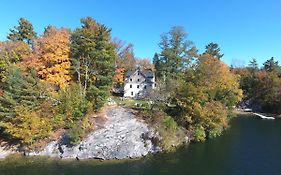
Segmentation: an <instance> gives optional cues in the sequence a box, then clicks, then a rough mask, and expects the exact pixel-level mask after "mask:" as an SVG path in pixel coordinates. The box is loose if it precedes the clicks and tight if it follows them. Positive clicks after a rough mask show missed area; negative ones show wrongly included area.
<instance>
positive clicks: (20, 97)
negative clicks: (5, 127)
mask: <svg viewBox="0 0 281 175" xmlns="http://www.w3.org/2000/svg"><path fill="white" fill-rule="evenodd" d="M3 89H4V94H3V96H0V119H1V120H7V119H10V118H12V117H14V116H15V108H16V107H17V106H23V107H26V108H27V109H33V110H34V109H35V108H36V107H37V106H38V105H39V104H40V103H41V102H42V100H43V99H42V98H41V95H42V94H43V92H44V89H43V87H42V86H41V85H40V83H39V80H38V78H36V75H35V72H34V71H32V72H29V73H28V74H27V75H26V74H24V73H23V72H22V71H21V70H20V69H19V68H17V67H16V66H10V67H9V74H8V76H7V78H6V79H5V81H4V82H3Z"/></svg>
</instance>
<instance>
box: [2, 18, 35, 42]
mask: <svg viewBox="0 0 281 175" xmlns="http://www.w3.org/2000/svg"><path fill="white" fill-rule="evenodd" d="M7 38H8V39H9V40H11V41H24V42H26V43H27V44H28V45H30V46H32V45H33V43H34V40H35V39H36V38H37V34H36V32H35V31H34V28H33V25H32V23H30V22H29V21H28V20H26V19H24V18H20V19H19V25H18V26H15V27H14V29H10V34H9V35H8V37H7Z"/></svg>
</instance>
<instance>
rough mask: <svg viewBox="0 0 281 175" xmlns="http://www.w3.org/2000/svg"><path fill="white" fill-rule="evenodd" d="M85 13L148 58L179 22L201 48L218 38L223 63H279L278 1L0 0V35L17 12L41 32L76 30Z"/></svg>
mask: <svg viewBox="0 0 281 175" xmlns="http://www.w3.org/2000/svg"><path fill="white" fill-rule="evenodd" d="M86 16H91V17H93V18H95V19H96V20H97V21H98V22H100V23H103V24H105V25H106V26H108V27H110V28H112V36H113V37H118V38H120V39H122V40H125V41H127V42H130V43H132V44H134V46H135V47H134V48H135V54H136V56H137V57H146V58H152V57H153V55H154V53H155V52H158V51H159V48H158V43H159V41H160V35H161V34H162V33H164V32H168V31H169V30H170V28H171V27H172V26H183V27H185V29H186V31H187V32H188V33H189V39H190V40H192V41H193V42H194V43H195V44H196V46H197V47H198V49H199V51H200V52H202V51H203V50H204V47H205V45H206V44H208V43H209V42H217V43H218V44H219V45H220V47H221V51H222V53H224V54H225V56H224V58H223V61H225V62H226V63H227V64H235V65H241V64H244V65H247V64H248V62H249V60H250V59H251V58H257V59H258V62H259V64H260V65H261V64H262V63H263V62H264V61H265V60H266V59H269V58H270V57H272V56H274V57H275V58H276V60H278V61H279V62H280V63H281V0H227V1H226V0H212V1H210V0H192V1H190V0H135V1H133V0H99V1H98V0H79V1H78V0H60V1H59V0H48V1H38V0H25V1H23V0H13V1H11V0H1V6H0V40H5V39H6V35H7V33H8V32H9V29H10V28H12V27H13V26H15V25H17V21H18V19H19V18H20V17H24V18H27V19H28V20H29V21H31V22H32V23H33V25H34V27H35V30H36V31H37V32H38V33H41V32H42V31H43V29H44V27H45V26H47V25H49V24H52V25H55V26H58V27H61V26H64V27H68V28H71V29H74V28H75V27H79V26H80V18H82V17H86Z"/></svg>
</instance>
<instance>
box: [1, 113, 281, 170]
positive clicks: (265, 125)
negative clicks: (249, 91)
mask: <svg viewBox="0 0 281 175" xmlns="http://www.w3.org/2000/svg"><path fill="white" fill-rule="evenodd" d="M37 174H38V175H84V174H85V175H86V174H87V175H90V174H92V175H159V174H170V175H275V174H276V175H281V120H275V121H272V120H261V119H257V118H250V117H239V118H235V119H233V121H232V122H231V128H230V129H229V130H227V131H226V132H225V133H224V135H223V136H221V137H218V138H216V139H213V140H209V141H207V142H205V143H196V144H191V145H190V146H188V147H184V148H180V149H178V150H177V151H176V152H174V153H166V154H158V155H154V156H149V157H146V158H142V159H140V160H126V161H105V162H99V161H97V160H87V161H60V160H51V159H47V158H22V157H16V158H15V157H13V158H8V159H6V160H3V161H0V175H37Z"/></svg>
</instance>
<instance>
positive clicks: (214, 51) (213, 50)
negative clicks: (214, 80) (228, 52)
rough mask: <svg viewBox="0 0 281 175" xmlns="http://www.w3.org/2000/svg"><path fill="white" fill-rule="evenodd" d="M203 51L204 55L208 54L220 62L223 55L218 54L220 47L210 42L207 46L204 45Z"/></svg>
mask: <svg viewBox="0 0 281 175" xmlns="http://www.w3.org/2000/svg"><path fill="white" fill-rule="evenodd" d="M205 49H206V50H205V52H204V54H209V55H211V56H213V57H214V58H216V59H218V60H220V59H221V58H222V57H223V55H224V54H221V53H220V47H219V45H218V44H217V43H213V42H211V43H209V44H208V45H206V47H205Z"/></svg>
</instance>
